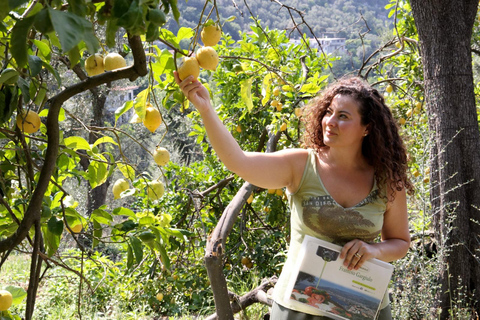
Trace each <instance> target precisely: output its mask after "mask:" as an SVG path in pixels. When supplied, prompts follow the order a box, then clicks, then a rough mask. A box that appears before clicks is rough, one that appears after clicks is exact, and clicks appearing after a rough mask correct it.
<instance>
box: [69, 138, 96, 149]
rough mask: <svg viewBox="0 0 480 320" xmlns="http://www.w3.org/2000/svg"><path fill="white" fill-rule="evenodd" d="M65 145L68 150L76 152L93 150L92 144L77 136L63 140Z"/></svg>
mask: <svg viewBox="0 0 480 320" xmlns="http://www.w3.org/2000/svg"><path fill="white" fill-rule="evenodd" d="M63 143H65V146H66V147H67V148H70V149H73V150H74V151H77V150H79V149H81V150H92V149H91V148H90V144H89V143H88V142H87V140H85V139H84V138H82V137H77V136H74V137H68V138H65V139H64V140H63Z"/></svg>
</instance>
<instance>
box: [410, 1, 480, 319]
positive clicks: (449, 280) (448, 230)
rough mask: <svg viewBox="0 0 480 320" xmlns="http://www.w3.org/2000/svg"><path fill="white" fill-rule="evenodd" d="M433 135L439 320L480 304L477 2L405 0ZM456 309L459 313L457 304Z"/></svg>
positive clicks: (431, 159) (479, 146)
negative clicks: (475, 68)
mask: <svg viewBox="0 0 480 320" xmlns="http://www.w3.org/2000/svg"><path fill="white" fill-rule="evenodd" d="M411 5H412V12H413V17H414V19H415V24H416V26H417V30H418V35H419V40H420V48H421V55H422V62H423V69H424V78H425V95H426V96H425V101H426V105H427V114H428V119H429V120H428V124H429V129H430V132H431V139H430V140H431V143H432V145H431V148H430V152H431V156H430V162H431V163H430V165H431V185H432V189H431V200H432V214H433V221H434V227H435V233H436V240H437V241H438V244H439V245H440V246H441V247H442V248H443V249H445V251H444V252H445V254H443V255H440V260H441V261H440V262H441V267H440V273H439V279H440V284H441V290H440V291H439V292H438V296H437V305H436V307H437V308H441V313H440V318H441V319H447V318H449V311H450V309H451V306H455V305H457V307H462V306H463V307H464V308H465V309H464V310H467V309H469V308H470V310H471V311H472V312H473V310H476V309H475V308H478V306H476V305H475V303H476V301H480V266H479V263H478V260H477V259H476V258H475V255H478V250H479V247H480V246H479V243H480V239H479V237H480V226H479V224H478V221H479V220H480V219H479V217H480V214H479V209H478V208H480V193H479V192H478V190H480V170H479V168H480V135H479V128H478V123H477V111H476V106H475V95H474V83H473V70H472V59H471V48H470V41H471V36H472V29H473V24H474V20H475V16H476V12H477V5H478V0H461V1H460V0H457V1H451V0H411ZM459 303H461V304H462V306H460V305H459Z"/></svg>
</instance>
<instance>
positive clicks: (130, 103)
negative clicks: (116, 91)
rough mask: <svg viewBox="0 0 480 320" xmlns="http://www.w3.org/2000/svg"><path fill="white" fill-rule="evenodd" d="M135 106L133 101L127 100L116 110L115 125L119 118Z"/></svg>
mask: <svg viewBox="0 0 480 320" xmlns="http://www.w3.org/2000/svg"><path fill="white" fill-rule="evenodd" d="M132 107H133V101H131V100H130V101H126V102H125V103H124V104H123V106H121V107H120V108H118V109H117V110H115V126H116V125H117V120H118V118H120V117H121V116H122V115H123V114H124V113H125V112H127V111H128V110H130V109H131V108H132Z"/></svg>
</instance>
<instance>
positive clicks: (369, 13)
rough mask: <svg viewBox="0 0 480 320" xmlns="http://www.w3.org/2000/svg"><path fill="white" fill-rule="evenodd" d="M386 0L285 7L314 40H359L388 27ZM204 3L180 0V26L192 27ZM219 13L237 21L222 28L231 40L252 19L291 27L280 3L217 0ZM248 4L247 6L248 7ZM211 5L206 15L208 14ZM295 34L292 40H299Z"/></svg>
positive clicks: (298, 0)
mask: <svg viewBox="0 0 480 320" xmlns="http://www.w3.org/2000/svg"><path fill="white" fill-rule="evenodd" d="M388 2H389V1H388V0H359V1H355V0H309V1H303V0H291V1H288V2H284V5H285V6H289V7H293V8H296V9H297V10H299V11H302V12H303V14H304V20H305V22H306V24H308V26H306V25H303V26H302V31H303V32H306V33H310V32H309V29H311V30H312V31H313V32H314V34H315V35H316V36H317V37H321V36H322V35H324V34H328V35H334V36H336V37H343V38H347V39H352V38H358V34H359V32H362V33H363V32H365V31H367V27H366V25H368V27H369V28H370V30H371V31H370V32H369V34H371V35H373V36H379V35H381V33H382V32H383V31H384V30H385V29H388V28H389V24H390V23H391V22H390V21H388V20H387V13H388V12H387V11H386V10H385V9H384V7H385V5H386V4H387V3H388ZM204 4H205V1H204V0H189V1H188V4H186V3H185V2H183V1H179V3H178V6H179V10H180V12H181V18H180V23H179V25H180V26H185V27H191V28H193V27H195V26H196V25H197V24H198V14H199V12H201V10H202V8H203V6H204ZM217 4H218V10H219V14H220V16H221V21H222V22H223V21H224V20H225V19H226V18H228V17H230V16H235V17H236V19H235V20H234V21H232V22H228V23H226V24H225V26H224V32H226V33H229V34H230V35H231V36H232V37H233V38H234V39H238V38H239V36H238V33H239V31H248V30H249V25H250V24H251V23H253V22H254V21H253V19H252V18H251V16H252V15H253V16H255V17H256V18H257V19H259V20H260V21H261V24H262V26H264V27H269V28H270V29H280V30H291V29H292V27H293V25H294V24H293V22H292V19H291V17H290V15H289V11H288V10H287V9H286V8H285V7H281V5H280V2H272V1H268V0H263V1H246V4H245V1H240V0H237V1H232V0H217ZM234 4H236V5H237V7H235V5H234ZM247 5H248V6H247ZM210 8H211V5H209V6H207V10H205V12H207V13H208V12H209V10H210ZM291 12H292V15H293V16H294V18H295V23H296V24H297V25H301V24H302V20H301V18H300V16H299V15H298V14H297V13H296V12H294V11H291ZM169 24H170V27H172V28H173V29H175V28H178V25H177V23H176V22H175V21H170V22H169ZM298 36H299V34H298V32H294V33H293V34H292V37H294V38H296V37H298Z"/></svg>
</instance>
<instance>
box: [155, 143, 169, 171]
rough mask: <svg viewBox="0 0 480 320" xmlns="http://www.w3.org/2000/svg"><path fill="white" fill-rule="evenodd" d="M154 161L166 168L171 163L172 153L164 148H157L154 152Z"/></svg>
mask: <svg viewBox="0 0 480 320" xmlns="http://www.w3.org/2000/svg"><path fill="white" fill-rule="evenodd" d="M153 159H154V160H155V163H156V164H158V165H159V166H164V165H166V164H167V163H168V161H170V152H168V150H167V149H165V148H163V147H157V148H156V149H155V151H154V152H153Z"/></svg>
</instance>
